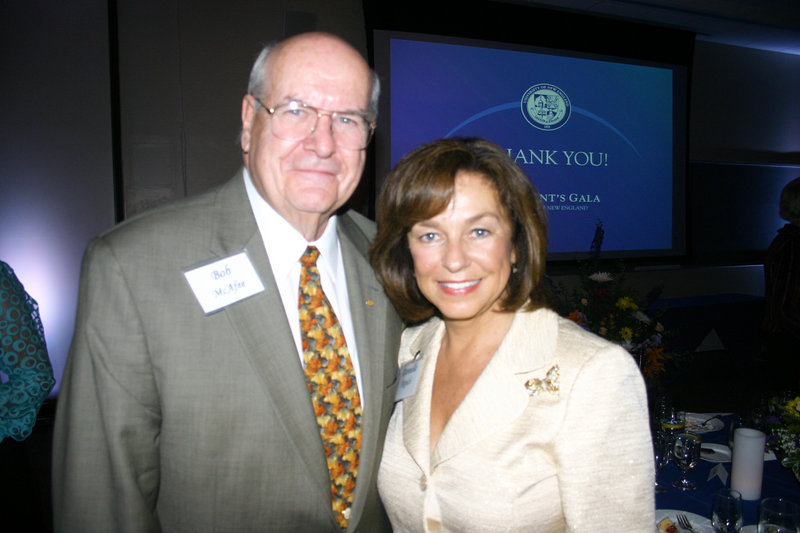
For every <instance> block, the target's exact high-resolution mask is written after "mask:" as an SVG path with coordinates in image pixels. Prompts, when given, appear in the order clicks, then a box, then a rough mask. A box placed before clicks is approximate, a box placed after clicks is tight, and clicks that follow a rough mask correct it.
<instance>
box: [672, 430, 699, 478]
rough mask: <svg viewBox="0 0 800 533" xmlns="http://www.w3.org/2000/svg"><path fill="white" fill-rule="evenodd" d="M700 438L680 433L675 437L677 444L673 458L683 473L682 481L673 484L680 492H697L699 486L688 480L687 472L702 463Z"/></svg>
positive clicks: (674, 445) (675, 444)
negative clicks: (699, 462)
mask: <svg viewBox="0 0 800 533" xmlns="http://www.w3.org/2000/svg"><path fill="white" fill-rule="evenodd" d="M701 442H702V441H701V439H700V437H698V436H697V435H693V434H691V433H679V434H677V435H675V442H674V443H673V445H672V457H673V459H675V464H676V465H678V468H680V469H681V472H683V476H682V477H681V479H678V480H676V481H675V482H673V483H672V485H673V486H675V487H676V488H678V489H680V490H695V489H696V488H697V486H696V485H695V484H694V482H692V481H689V480H688V479H687V478H686V472H688V471H689V469H690V468H694V467H695V465H697V463H698V461H700V443H701Z"/></svg>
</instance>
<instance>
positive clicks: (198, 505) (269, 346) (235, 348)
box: [53, 172, 401, 533]
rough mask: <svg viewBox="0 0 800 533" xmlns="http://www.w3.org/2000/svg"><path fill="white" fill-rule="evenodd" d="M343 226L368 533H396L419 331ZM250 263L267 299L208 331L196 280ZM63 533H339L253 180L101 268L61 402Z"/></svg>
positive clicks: (100, 255) (112, 242)
mask: <svg viewBox="0 0 800 533" xmlns="http://www.w3.org/2000/svg"><path fill="white" fill-rule="evenodd" d="M372 228H373V225H372V223H371V222H369V221H367V220H366V219H364V218H363V217H360V216H359V215H357V214H354V213H347V214H344V215H341V216H340V217H339V223H338V231H339V239H340V242H341V248H342V254H343V260H344V265H345V269H346V271H347V274H346V276H347V284H348V290H349V294H350V306H351V311H352V316H353V322H354V328H355V336H356V339H355V341H356V342H357V346H358V353H359V356H360V367H361V378H362V382H361V386H362V391H363V396H364V405H365V407H364V414H363V445H362V452H361V460H360V467H359V475H358V480H357V485H356V489H355V501H354V504H353V508H352V515H351V519H350V528H349V530H350V531H356V530H362V531H380V530H382V529H385V526H386V522H385V514H384V512H383V509H382V507H381V505H380V502H379V500H378V497H377V491H376V488H375V480H376V475H377V462H378V460H379V458H380V454H381V448H382V443H383V438H384V432H385V428H386V423H387V422H388V418H389V415H390V412H391V408H392V400H393V394H394V387H395V380H396V377H397V367H396V354H397V345H398V343H399V336H400V331H401V322H400V320H399V317H398V316H397V315H396V313H395V311H394V310H393V308H392V306H391V304H390V303H389V301H388V300H387V298H386V297H385V296H384V292H383V289H382V287H381V286H380V284H379V283H378V281H377V280H376V278H375V276H374V274H373V272H372V269H371V267H370V265H369V263H368V261H367V248H368V245H369V239H370V238H371V236H372V231H373V229H372ZM242 250H247V251H248V253H249V256H250V259H251V261H252V264H253V265H254V267H255V270H256V271H257V273H258V275H259V276H260V278H261V280H262V281H263V283H264V285H265V287H266V290H264V291H263V292H262V293H260V294H257V295H255V296H252V297H250V298H248V299H246V300H243V301H239V302H237V303H234V304H232V305H229V306H227V307H225V308H223V309H222V310H220V311H217V312H214V313H211V314H209V315H206V314H204V313H203V311H202V309H201V308H200V306H199V305H198V302H197V301H196V299H195V296H194V294H193V293H192V291H191V290H190V288H189V285H188V284H187V282H186V281H185V279H184V275H183V271H184V270H186V269H189V268H192V267H196V266H199V265H203V264H207V263H209V262H211V261H213V260H216V259H219V258H224V257H227V256H230V255H232V254H235V253H238V252H241V251H242ZM53 498H54V514H55V523H56V531H63V532H75V533H78V532H80V533H89V532H103V533H108V532H111V531H113V532H115V533H120V532H144V531H147V532H155V531H164V532H170V533H172V532H186V533H200V532H226V531H229V532H232V533H233V532H235V533H244V532H250V531H252V532H255V531H258V532H264V531H336V530H337V528H336V526H335V523H334V519H333V515H332V512H331V506H330V485H329V480H328V470H327V467H326V463H325V458H324V453H323V450H322V444H321V441H320V436H319V429H318V426H317V423H316V419H315V417H314V414H313V411H312V407H311V402H310V398H309V394H308V389H307V386H306V383H305V378H304V375H303V370H302V366H301V363H300V360H299V357H298V355H297V349H296V347H295V343H294V342H293V339H292V336H291V331H290V328H289V324H288V322H287V320H286V317H285V313H284V312H283V305H282V303H281V299H280V296H279V294H278V290H277V287H276V285H275V282H274V279H273V276H272V271H271V269H270V265H269V261H268V259H267V255H266V251H265V249H264V245H263V242H262V240H261V235H260V233H259V231H258V228H257V226H256V222H255V218H254V217H253V214H252V210H251V208H250V205H249V202H248V199H247V195H246V192H245V188H244V183H243V177H242V174H241V172H240V173H239V174H238V175H237V176H235V177H234V178H233V179H232V180H231V181H229V182H228V183H227V184H225V185H223V186H221V187H220V188H218V189H216V190H213V191H211V192H208V193H205V194H203V195H200V196H198V197H196V198H193V199H188V200H186V201H181V202H178V203H176V204H173V205H170V206H168V207H165V208H163V209H158V210H156V211H154V212H151V213H148V214H145V215H144V216H141V217H138V218H135V219H133V220H131V221H129V222H126V223H123V224H121V225H119V226H118V227H116V228H114V229H112V230H111V231H109V232H107V233H105V234H104V235H101V236H100V237H98V238H97V239H95V240H93V241H92V243H91V244H90V245H89V248H88V250H87V253H86V256H85V258H84V265H83V271H82V276H81V287H80V302H79V309H78V315H77V324H76V330H75V337H74V340H73V344H72V348H71V351H70V355H69V359H68V362H67V367H66V370H65V372H64V382H63V385H62V388H61V393H60V397H59V400H58V412H57V420H56V428H55V439H54V456H53Z"/></svg>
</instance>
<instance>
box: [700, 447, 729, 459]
mask: <svg viewBox="0 0 800 533" xmlns="http://www.w3.org/2000/svg"><path fill="white" fill-rule="evenodd" d="M700 459H703V460H704V461H709V462H711V463H729V462H730V460H731V449H730V448H729V447H727V446H725V445H724V444H714V443H713V442H704V443H703V444H702V445H700Z"/></svg>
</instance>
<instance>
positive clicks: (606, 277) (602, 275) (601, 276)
mask: <svg viewBox="0 0 800 533" xmlns="http://www.w3.org/2000/svg"><path fill="white" fill-rule="evenodd" d="M589 279H590V280H592V281H596V282H597V283H606V282H608V281H611V280H613V279H614V278H613V277H611V274H609V273H608V272H595V273H594V274H592V275H591V276H589Z"/></svg>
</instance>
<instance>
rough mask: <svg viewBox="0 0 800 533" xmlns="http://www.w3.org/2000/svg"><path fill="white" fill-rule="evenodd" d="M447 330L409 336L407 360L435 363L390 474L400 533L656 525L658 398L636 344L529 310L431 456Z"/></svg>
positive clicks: (402, 421)
mask: <svg viewBox="0 0 800 533" xmlns="http://www.w3.org/2000/svg"><path fill="white" fill-rule="evenodd" d="M443 333H444V323H443V322H442V321H441V320H439V319H436V318H434V319H431V320H429V321H427V322H426V323H424V324H422V325H420V326H417V327H414V328H411V329H408V330H406V331H405V332H404V334H403V339H402V343H401V347H400V355H399V363H400V365H405V364H407V363H408V362H409V361H411V360H412V359H414V357H415V354H417V353H418V352H419V353H420V356H421V358H422V360H421V368H420V372H419V376H418V382H417V386H416V393H415V394H413V395H412V396H409V397H407V398H405V399H402V400H401V401H399V402H398V403H397V404H396V406H395V411H394V414H393V415H392V419H391V421H390V423H389V429H388V432H387V435H386V443H385V448H384V454H383V459H382V462H381V466H380V470H379V474H378V490H379V492H380V495H381V498H382V500H383V502H384V505H385V507H386V510H387V512H388V513H389V518H390V520H391V522H392V526H393V527H394V530H395V531H396V532H407V531H413V532H415V531H430V532H436V531H458V532H467V531H481V532H491V531H497V532H510V531H528V532H530V531H536V532H537V533H546V532H561V531H578V532H588V531H614V532H616V533H619V532H623V531H631V532H636V533H641V532H643V531H653V528H654V524H655V510H654V509H655V506H654V491H653V483H654V469H653V450H652V444H651V439H650V432H649V424H648V410H647V400H646V394H645V388H644V382H643V380H642V377H641V374H640V372H639V369H638V368H637V367H636V364H635V363H634V361H633V358H632V357H631V356H630V355H629V354H628V353H627V352H626V351H625V350H624V349H622V348H621V347H619V346H617V345H615V344H612V343H610V342H608V341H606V340H604V339H602V338H600V337H597V336H595V335H593V334H591V333H588V332H586V331H585V330H583V329H582V328H580V327H579V326H577V325H576V324H574V323H573V322H571V321H569V320H566V319H563V318H561V317H559V316H558V315H557V314H556V313H554V312H552V311H550V310H546V309H540V310H537V311H534V312H531V313H528V312H518V313H517V315H516V316H515V318H514V321H513V323H512V325H511V328H510V330H509V331H508V334H507V335H506V337H505V339H504V340H503V342H502V343H501V345H500V347H499V348H498V350H497V353H495V355H494V356H493V358H492V359H491V361H490V362H489V364H488V365H487V366H486V368H485V369H484V371H483V373H482V374H481V375H480V376H479V377H478V379H477V381H476V382H475V384H474V385H473V387H472V389H471V390H470V391H469V392H468V393H467V395H466V397H465V398H464V400H463V402H462V403H461V405H459V407H458V408H457V409H456V411H455V412H454V413H453V415H452V417H451V418H450V420H449V421H448V422H447V425H446V426H445V428H444V430H443V432H442V434H441V436H440V438H439V440H438V441H437V444H436V448H435V449H434V450H433V451H431V450H430V418H429V417H430V409H431V391H432V386H433V375H434V369H435V368H436V358H437V356H438V352H439V346H440V343H441V339H442V335H443ZM556 373H557V374H558V375H557V376H556ZM401 387H402V385H401Z"/></svg>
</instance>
